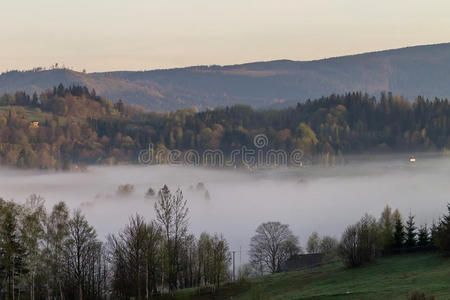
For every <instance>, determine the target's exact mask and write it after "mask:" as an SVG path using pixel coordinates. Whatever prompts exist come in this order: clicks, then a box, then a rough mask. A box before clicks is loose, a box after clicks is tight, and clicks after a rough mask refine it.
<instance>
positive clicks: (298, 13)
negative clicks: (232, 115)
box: [0, 0, 450, 72]
mask: <svg viewBox="0 0 450 300" xmlns="http://www.w3.org/2000/svg"><path fill="white" fill-rule="evenodd" d="M1 2H2V3H1V10H0V28H1V29H0V71H5V70H11V69H29V68H32V67H36V66H50V65H52V64H53V63H55V62H58V63H60V64H65V65H66V66H70V67H73V68H75V69H77V70H81V69H83V68H86V69H87V71H88V72H92V71H107V70H122V69H127V70H143V69H153V68H166V67H176V66H186V65H198V64H233V63H242V62H249V61H258V60H272V59H281V58H286V59H293V60H310V59H317V58H323V57H330V56H339V55H345V54H353V53H360V52H367V51H372V50H382V49H387V48H398V47H403V46H410V45H418V44H431V43H440V42H448V41H450V18H449V17H448V16H449V14H450V2H448V1H447V0H438V1H423V0H421V1H418V0H408V1H400V0H395V1H393V0H389V1H388V0H378V1H366V0H311V1H303V0H221V1H218V0H128V1H126V0H76V1H61V0H14V1H9V0H1Z"/></svg>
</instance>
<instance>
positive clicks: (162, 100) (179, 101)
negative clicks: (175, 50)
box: [0, 43, 450, 111]
mask: <svg viewBox="0 0 450 300" xmlns="http://www.w3.org/2000/svg"><path fill="white" fill-rule="evenodd" d="M59 83H63V84H64V85H71V84H81V85H86V86H88V87H89V88H90V89H92V88H93V89H95V90H96V92H97V94H100V95H102V96H104V97H107V98H110V99H112V100H115V101H117V100H118V99H122V100H123V101H125V102H127V103H130V104H138V105H141V106H144V107H146V108H149V109H153V110H163V111H170V110H175V109H179V108H186V107H192V106H196V107H198V108H199V109H205V108H212V107H216V106H224V105H231V104H235V103H241V104H249V105H252V106H254V107H271V106H273V105H279V106H280V105H286V104H287V103H293V102H295V101H304V100H306V99H308V98H318V97H321V96H327V95H330V94H332V93H345V92H352V91H362V92H367V93H369V94H373V95H377V94H379V93H380V92H382V91H391V92H393V93H395V94H402V95H404V96H405V97H407V98H409V99H414V98H415V97H416V96H418V95H423V96H425V97H441V98H450V43H445V44H436V45H425V46H414V47H407V48H400V49H394V50H385V51H378V52H370V53H363V54H357V55H349V56H342V57H335V58H327V59H321V60H314V61H290V60H276V61H268V62H255V63H247V64H240V65H229V66H193V67H186V68H176V69H165V70H164V69H162V70H151V71H116V72H103V73H81V72H76V71H72V70H68V69H54V70H43V71H26V72H17V71H13V72H7V73H4V74H2V75H0V94H3V93H6V92H9V93H12V92H15V91H17V90H24V91H27V92H29V93H31V92H34V91H37V92H40V91H42V90H45V89H46V88H51V87H53V86H55V85H57V84H59Z"/></svg>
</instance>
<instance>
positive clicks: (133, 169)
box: [0, 157, 450, 261]
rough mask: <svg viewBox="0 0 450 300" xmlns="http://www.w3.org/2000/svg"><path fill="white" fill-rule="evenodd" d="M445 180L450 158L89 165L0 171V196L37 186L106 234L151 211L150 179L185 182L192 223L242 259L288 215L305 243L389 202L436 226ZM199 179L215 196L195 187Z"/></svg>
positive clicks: (17, 196)
mask: <svg viewBox="0 0 450 300" xmlns="http://www.w3.org/2000/svg"><path fill="white" fill-rule="evenodd" d="M449 179H450V159H449V158H423V159H421V158H418V161H417V162H416V163H414V164H411V163H409V162H408V158H407V157H406V158H405V157H402V158H401V159H399V158H396V159H382V160H378V161H374V162H358V163H355V164H350V165H346V166H339V167H332V168H324V167H310V168H300V169H278V170H266V171H261V172H256V173H253V174H252V173H249V172H245V171H237V170H211V169H204V168H193V167H182V166H145V167H143V166H117V167H90V168H89V169H88V171H87V172H83V173H55V172H37V171H19V170H10V169H2V170H0V196H1V197H3V198H4V199H14V200H15V201H17V202H24V200H25V199H26V197H28V196H29V195H30V194H32V193H37V194H39V195H41V196H43V197H44V198H45V199H46V206H47V208H48V209H51V207H52V206H53V205H54V204H55V203H57V202H58V201H65V202H66V203H67V204H68V206H69V207H70V208H71V209H75V208H80V209H81V210H82V211H83V213H84V214H85V215H86V217H87V218H88V220H89V222H90V223H91V224H92V225H94V227H95V228H96V230H97V232H98V235H99V237H100V238H104V237H105V236H106V235H107V234H108V233H111V232H117V231H118V230H119V229H121V228H123V226H124V225H125V224H126V223H127V222H128V220H129V217H130V216H131V215H133V214H136V213H139V214H141V215H143V216H145V217H146V219H147V220H150V219H151V218H154V209H153V207H154V202H155V200H154V199H146V198H145V197H144V195H145V193H146V191H147V189H148V188H149V187H150V186H151V187H152V188H154V189H155V190H156V189H159V188H160V187H161V186H162V185H163V184H166V183H167V184H168V185H169V187H170V188H171V189H172V190H175V189H176V188H178V187H180V188H181V189H182V190H183V192H184V195H185V198H186V199H187V200H188V206H189V209H190V222H189V223H190V231H191V232H193V233H194V234H196V235H197V236H198V235H199V234H200V233H201V232H202V231H208V232H210V233H215V232H217V233H222V234H223V235H224V236H225V238H227V240H228V241H229V242H230V248H231V250H236V251H239V249H240V247H242V255H243V256H242V260H243V261H245V260H246V251H247V248H248V243H249V240H250V238H251V236H252V234H253V232H254V230H255V228H256V227H257V226H258V225H259V224H260V223H262V222H265V221H270V220H277V221H280V222H283V223H288V224H289V225H290V226H291V228H292V230H293V231H294V233H295V234H296V235H297V236H298V237H299V239H300V242H301V244H302V245H303V246H304V245H305V242H306V239H307V237H308V236H309V234H311V232H313V231H318V232H319V233H320V234H328V235H331V236H335V237H337V238H339V237H340V234H341V233H342V231H343V230H344V228H345V227H346V226H347V225H348V224H351V223H354V222H356V221H357V220H358V219H359V218H360V217H361V216H362V215H363V214H364V213H369V214H372V215H375V216H376V217H378V216H379V214H380V212H381V210H382V209H383V207H384V206H385V205H386V204H389V205H390V206H391V207H393V208H398V209H399V210H400V212H401V213H402V214H403V215H404V217H406V216H407V215H408V214H409V213H410V212H412V213H413V214H415V215H416V219H417V223H419V224H422V223H428V224H430V223H431V222H432V221H433V220H437V219H438V218H439V216H440V215H442V213H443V212H445V209H446V203H447V202H449V201H450V197H449V195H450V184H449V182H450V180H449ZM198 182H203V183H204V184H205V186H206V188H207V190H208V191H209V194H210V196H211V199H209V200H208V199H206V198H205V195H204V194H205V192H204V191H203V192H200V191H196V189H195V186H196V184H197V183H198ZM126 183H129V184H133V185H135V191H134V193H133V194H132V195H131V196H129V197H118V196H116V191H117V187H118V186H119V185H121V184H126ZM191 185H192V186H194V189H191V188H190V186H191Z"/></svg>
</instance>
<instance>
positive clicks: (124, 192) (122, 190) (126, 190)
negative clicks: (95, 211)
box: [117, 183, 134, 196]
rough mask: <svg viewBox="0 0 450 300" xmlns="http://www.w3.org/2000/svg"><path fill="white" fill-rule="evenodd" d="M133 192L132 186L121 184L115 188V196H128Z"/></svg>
mask: <svg viewBox="0 0 450 300" xmlns="http://www.w3.org/2000/svg"><path fill="white" fill-rule="evenodd" d="M133 192H134V185H132V184H128V183H127V184H123V185H119V187H118V188H117V195H119V196H129V195H131V194H133Z"/></svg>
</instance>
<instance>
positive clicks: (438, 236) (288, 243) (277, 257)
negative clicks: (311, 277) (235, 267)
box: [241, 204, 450, 276]
mask: <svg viewBox="0 0 450 300" xmlns="http://www.w3.org/2000/svg"><path fill="white" fill-rule="evenodd" d="M249 249H250V250H249V257H250V259H249V265H248V266H247V267H244V269H243V270H241V271H242V272H244V273H245V274H246V275H247V276H248V275H251V274H253V275H263V274H268V273H277V272H280V270H281V265H282V264H283V263H284V262H286V261H287V260H288V259H289V258H291V257H293V256H295V255H298V254H304V253H305V250H306V253H308V254H322V263H328V262H335V261H338V260H340V261H342V262H343V263H344V264H345V265H346V266H348V267H351V268H353V267H359V266H361V265H364V264H367V263H370V262H373V261H375V260H376V259H377V258H379V257H380V256H383V255H392V254H404V253H409V252H415V251H435V250H437V251H439V252H440V253H441V254H442V255H443V256H445V257H449V256H450V204H448V205H447V213H446V214H444V215H443V216H442V217H441V218H440V219H439V220H438V221H437V222H433V223H432V224H431V226H427V225H426V224H423V225H421V226H417V225H416V222H415V216H414V215H412V214H409V215H408V217H407V219H406V220H403V218H402V215H401V214H400V212H399V211H398V210H397V209H396V210H394V211H392V209H391V208H390V207H389V206H386V207H385V208H384V210H383V211H382V213H381V215H380V217H379V218H378V219H376V218H375V217H373V216H371V215H368V214H366V215H364V216H363V217H362V218H361V219H360V220H359V221H358V222H357V223H356V224H353V225H349V226H348V227H347V228H346V229H345V230H344V232H343V233H342V236H341V238H340V240H338V239H336V238H334V237H331V236H327V235H325V236H322V237H321V236H320V235H319V234H318V233H317V232H313V233H312V234H311V235H310V236H309V238H308V240H307V244H306V249H303V248H302V247H301V246H300V243H299V241H298V238H297V237H296V236H295V235H294V234H293V232H292V231H291V230H290V229H289V225H288V224H282V223H280V222H273V221H271V222H266V223H262V224H261V225H260V226H258V227H257V229H256V231H255V235H254V236H253V237H252V238H251V242H250V245H249Z"/></svg>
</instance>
